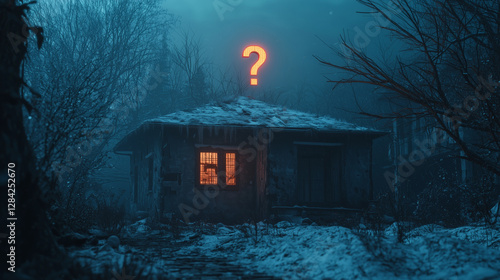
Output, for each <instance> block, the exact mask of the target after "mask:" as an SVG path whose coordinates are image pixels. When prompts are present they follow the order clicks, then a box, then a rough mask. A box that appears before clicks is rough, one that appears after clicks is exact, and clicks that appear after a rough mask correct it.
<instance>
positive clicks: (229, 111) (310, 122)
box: [145, 97, 381, 133]
mask: <svg viewBox="0 0 500 280" xmlns="http://www.w3.org/2000/svg"><path fill="white" fill-rule="evenodd" d="M145 123H161V124H169V125H197V126H198V125H201V126H236V127H268V128H290V129H314V130H318V131H357V132H375V133H377V132H381V131H377V130H374V129H370V128H366V127H361V126H357V125H354V124H352V123H348V122H344V121H340V120H337V119H334V118H331V117H328V116H318V115H315V114H310V113H305V112H301V111H297V110H290V109H286V108H284V107H282V106H277V105H271V104H268V103H265V102H262V101H258V100H254V99H250V98H247V97H238V98H235V99H233V100H231V101H227V102H218V103H211V104H208V105H205V106H202V107H199V108H196V109H192V110H185V111H179V112H175V113H172V114H168V115H165V116H162V117H159V118H155V119H151V120H148V121H146V122H145Z"/></svg>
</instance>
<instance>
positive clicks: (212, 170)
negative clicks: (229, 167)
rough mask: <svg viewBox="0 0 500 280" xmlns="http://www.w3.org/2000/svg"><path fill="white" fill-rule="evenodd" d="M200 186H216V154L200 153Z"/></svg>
mask: <svg viewBox="0 0 500 280" xmlns="http://www.w3.org/2000/svg"><path fill="white" fill-rule="evenodd" d="M200 184H201V185H216V184H217V153H207V152H200Z"/></svg>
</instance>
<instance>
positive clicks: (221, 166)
mask: <svg viewBox="0 0 500 280" xmlns="http://www.w3.org/2000/svg"><path fill="white" fill-rule="evenodd" d="M201 153H217V171H216V173H218V172H219V171H220V170H224V171H225V170H226V154H227V153H232V154H234V167H235V173H236V175H235V176H234V180H235V184H234V185H226V180H227V176H226V175H225V176H224V177H223V180H224V182H220V180H221V177H220V176H217V183H216V184H201V182H200V179H201V178H200V172H201V170H200V169H201V162H200V160H201ZM195 164H196V168H195V171H196V182H195V186H196V187H198V188H201V189H205V188H206V187H207V186H208V187H209V186H219V190H238V183H239V178H238V177H239V176H238V174H237V172H236V171H237V170H238V152H237V149H236V148H234V149H220V148H211V147H206V148H204V147H203V148H197V149H196V162H195Z"/></svg>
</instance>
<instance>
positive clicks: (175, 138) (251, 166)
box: [115, 97, 384, 223]
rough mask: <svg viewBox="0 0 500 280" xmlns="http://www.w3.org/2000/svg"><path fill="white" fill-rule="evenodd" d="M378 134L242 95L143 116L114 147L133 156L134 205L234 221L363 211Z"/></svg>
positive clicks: (154, 212) (186, 217) (191, 218)
mask: <svg viewBox="0 0 500 280" xmlns="http://www.w3.org/2000/svg"><path fill="white" fill-rule="evenodd" d="M383 134H384V132H380V131H377V130H374V129H368V128H364V127H359V126H356V125H353V124H350V123H346V122H343V121H339V120H336V119H333V118H330V117H324V116H317V115H313V114H309V113H304V112H300V111H296V110H289V109H285V108H283V107H280V106H275V105H270V104H267V103H264V102H261V101H257V100H253V99H249V98H245V97H239V98H236V99H234V100H232V101H227V102H221V103H213V104H209V105H206V106H203V107H200V108H197V109H194V110H189V111H180V112H176V113H172V114H169V115H166V116H163V117H158V118H156V119H151V120H148V121H145V122H144V123H143V124H142V125H140V126H139V127H138V128H137V129H135V130H134V131H132V132H131V133H129V134H128V135H127V136H126V137H124V138H123V139H122V140H121V141H120V142H119V143H118V144H117V145H116V147H115V152H116V153H118V154H124V155H128V156H130V171H131V172H130V173H131V183H132V188H131V190H132V192H131V199H132V205H133V207H132V208H133V209H132V211H148V212H149V213H150V215H157V216H171V215H178V217H179V218H184V220H185V221H195V220H197V219H205V220H210V221H220V222H226V223H239V222H246V221H248V220H249V219H262V218H266V217H269V215H271V214H280V213H287V214H290V213H292V214H293V213H296V214H299V215H300V214H301V213H302V211H303V210H304V209H308V211H327V212H328V211H330V210H335V209H337V210H338V209H363V208H364V207H366V206H367V204H368V202H369V200H370V199H371V196H372V192H373V186H372V174H371V169H372V167H371V165H372V158H371V157H372V140H373V139H374V138H376V137H379V136H381V135H383Z"/></svg>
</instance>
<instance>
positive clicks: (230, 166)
mask: <svg viewBox="0 0 500 280" xmlns="http://www.w3.org/2000/svg"><path fill="white" fill-rule="evenodd" d="M226 185H228V186H235V185H236V154H235V153H226Z"/></svg>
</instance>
